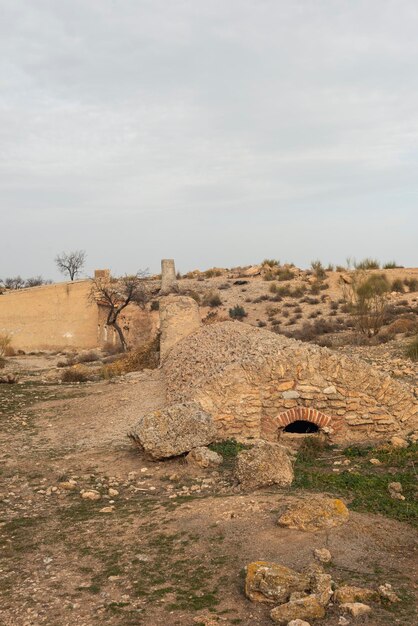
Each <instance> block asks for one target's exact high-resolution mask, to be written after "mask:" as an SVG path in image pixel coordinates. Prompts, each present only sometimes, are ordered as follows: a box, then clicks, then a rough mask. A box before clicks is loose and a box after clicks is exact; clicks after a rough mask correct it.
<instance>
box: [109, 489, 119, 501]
mask: <svg viewBox="0 0 418 626" xmlns="http://www.w3.org/2000/svg"><path fill="white" fill-rule="evenodd" d="M108 493H109V496H110V497H111V498H116V496H118V495H119V491H118V490H117V489H113V488H112V487H111V488H110V489H109V492H108Z"/></svg>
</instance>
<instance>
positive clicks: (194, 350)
mask: <svg viewBox="0 0 418 626" xmlns="http://www.w3.org/2000/svg"><path fill="white" fill-rule="evenodd" d="M163 369H164V372H165V375H166V380H167V389H168V402H169V403H174V402H184V401H188V400H194V401H195V402H198V403H200V405H201V406H202V408H203V409H204V410H206V411H208V412H209V413H211V414H212V415H213V417H214V419H215V420H216V422H217V425H218V429H219V432H220V435H221V436H228V437H237V438H241V439H242V438H248V437H256V438H262V439H266V440H270V441H277V438H278V436H279V435H280V433H281V432H282V431H283V430H284V429H285V428H286V427H287V426H288V425H289V424H292V423H294V422H298V423H301V422H308V423H310V424H316V425H317V426H318V428H319V430H320V431H324V432H326V433H328V434H329V436H330V438H331V440H333V441H336V442H344V441H350V442H353V441H358V442H361V441H365V440H382V439H387V438H388V437H389V436H391V435H393V434H399V433H403V434H406V433H408V432H410V431H412V430H414V429H415V428H416V427H417V421H418V420H417V417H418V402H417V400H416V399H415V397H414V396H413V394H412V393H411V392H410V390H409V389H408V388H407V387H406V386H404V385H403V384H401V383H399V382H397V381H395V380H393V379H392V378H390V377H389V376H387V375H383V374H380V373H379V372H378V371H377V370H375V369H374V368H372V367H371V366H369V365H368V364H367V363H365V362H364V361H361V360H360V359H354V358H349V357H346V356H342V355H339V354H335V353H333V352H331V351H330V350H328V349H327V348H321V347H319V346H316V345H312V344H307V343H302V342H300V341H296V340H294V339H288V338H287V337H284V336H281V335H275V334H273V333H271V332H269V331H266V330H263V329H259V328H254V327H252V326H249V325H246V324H242V323H239V322H223V323H219V324H213V325H210V326H206V327H203V328H202V329H201V330H200V331H198V332H197V333H195V334H193V335H190V336H189V337H186V338H185V339H183V340H182V341H181V342H179V343H178V344H177V345H176V346H174V348H173V349H172V350H171V352H170V353H169V355H168V356H167V358H166V360H165V362H164V365H163Z"/></svg>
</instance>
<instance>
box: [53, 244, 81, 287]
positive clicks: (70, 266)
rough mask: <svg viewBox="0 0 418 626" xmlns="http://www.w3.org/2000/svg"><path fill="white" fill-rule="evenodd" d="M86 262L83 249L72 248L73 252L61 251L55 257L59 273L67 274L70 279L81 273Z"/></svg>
mask: <svg viewBox="0 0 418 626" xmlns="http://www.w3.org/2000/svg"><path fill="white" fill-rule="evenodd" d="M85 262H86V252H85V250H74V251H73V252H62V253H61V254H57V256H56V257H55V264H56V266H57V267H58V269H59V271H60V272H61V274H64V275H68V277H69V279H70V280H74V278H76V277H77V276H79V274H80V273H81V271H82V269H83V267H84V264H85Z"/></svg>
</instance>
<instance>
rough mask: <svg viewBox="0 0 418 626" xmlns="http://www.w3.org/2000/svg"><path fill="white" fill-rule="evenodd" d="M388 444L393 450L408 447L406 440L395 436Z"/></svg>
mask: <svg viewBox="0 0 418 626" xmlns="http://www.w3.org/2000/svg"><path fill="white" fill-rule="evenodd" d="M390 443H391V445H392V446H393V447H394V448H407V447H408V446H409V443H408V442H407V440H406V439H404V438H403V437H398V436H397V435H394V436H393V437H392V438H391V440H390Z"/></svg>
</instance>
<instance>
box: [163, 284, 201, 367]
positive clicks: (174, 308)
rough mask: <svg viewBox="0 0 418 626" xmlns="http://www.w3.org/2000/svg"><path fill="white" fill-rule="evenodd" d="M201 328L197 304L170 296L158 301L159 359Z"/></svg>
mask: <svg viewBox="0 0 418 626" xmlns="http://www.w3.org/2000/svg"><path fill="white" fill-rule="evenodd" d="M200 326H201V320H200V314H199V307H198V304H197V302H196V301H195V300H193V298H189V297H188V296H178V295H171V296H167V297H165V298H161V300H160V332H161V336H160V358H161V361H164V359H165V358H166V356H167V355H168V353H169V352H170V350H172V348H173V347H174V346H175V345H176V344H177V343H179V342H180V341H182V340H183V339H184V338H185V337H188V336H189V335H191V334H193V333H195V332H196V331H198V330H199V328H200Z"/></svg>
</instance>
